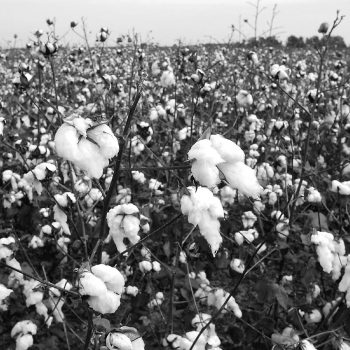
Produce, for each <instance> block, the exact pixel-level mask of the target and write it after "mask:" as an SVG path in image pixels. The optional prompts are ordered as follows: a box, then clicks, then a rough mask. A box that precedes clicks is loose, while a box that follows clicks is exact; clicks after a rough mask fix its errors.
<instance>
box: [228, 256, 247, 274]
mask: <svg viewBox="0 0 350 350" xmlns="http://www.w3.org/2000/svg"><path fill="white" fill-rule="evenodd" d="M230 267H231V269H232V270H234V271H236V272H238V273H243V272H244V269H245V266H244V263H243V261H242V260H241V259H233V260H232V261H231V262H230Z"/></svg>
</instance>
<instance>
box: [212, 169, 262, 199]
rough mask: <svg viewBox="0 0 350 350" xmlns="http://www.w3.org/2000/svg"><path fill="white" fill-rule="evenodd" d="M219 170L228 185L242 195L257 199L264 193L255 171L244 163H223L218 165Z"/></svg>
mask: <svg viewBox="0 0 350 350" xmlns="http://www.w3.org/2000/svg"><path fill="white" fill-rule="evenodd" d="M218 168H219V169H220V171H221V172H222V174H223V175H224V176H225V179H226V181H227V182H228V184H229V185H230V186H231V187H233V188H236V189H237V190H238V191H239V192H241V193H242V194H244V195H246V196H248V197H253V198H256V197H258V196H259V195H260V193H261V192H262V187H261V186H260V184H259V182H258V180H257V178H256V175H255V171H254V170H253V169H252V168H250V167H249V166H248V165H245V164H244V163H242V162H236V163H233V164H231V163H222V164H219V165H218Z"/></svg>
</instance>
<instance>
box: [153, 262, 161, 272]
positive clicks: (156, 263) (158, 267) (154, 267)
mask: <svg viewBox="0 0 350 350" xmlns="http://www.w3.org/2000/svg"><path fill="white" fill-rule="evenodd" d="M152 268H153V271H155V272H159V271H160V270H161V266H160V263H159V262H158V261H153V262H152Z"/></svg>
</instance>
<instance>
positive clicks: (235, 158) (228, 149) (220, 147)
mask: <svg viewBox="0 0 350 350" xmlns="http://www.w3.org/2000/svg"><path fill="white" fill-rule="evenodd" d="M210 141H211V144H212V147H214V148H215V150H216V151H217V152H218V153H219V155H220V156H221V158H223V159H224V161H225V162H228V163H234V162H244V158H245V155H244V152H243V151H242V149H241V147H239V146H238V145H237V144H235V143H234V142H232V141H231V140H228V139H226V138H225V137H223V136H221V135H211V136H210Z"/></svg>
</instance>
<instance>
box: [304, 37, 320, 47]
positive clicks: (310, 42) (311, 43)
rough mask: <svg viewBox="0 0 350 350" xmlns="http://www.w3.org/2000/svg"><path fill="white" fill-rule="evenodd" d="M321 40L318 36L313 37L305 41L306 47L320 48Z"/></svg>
mask: <svg viewBox="0 0 350 350" xmlns="http://www.w3.org/2000/svg"><path fill="white" fill-rule="evenodd" d="M320 42H321V41H320V39H319V37H318V36H317V35H314V36H312V37H311V38H306V39H305V45H306V46H309V47H319V46H320Z"/></svg>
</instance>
